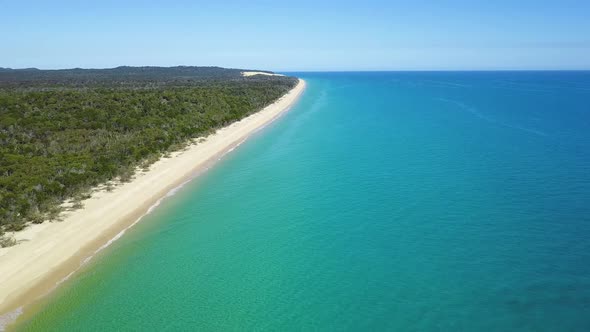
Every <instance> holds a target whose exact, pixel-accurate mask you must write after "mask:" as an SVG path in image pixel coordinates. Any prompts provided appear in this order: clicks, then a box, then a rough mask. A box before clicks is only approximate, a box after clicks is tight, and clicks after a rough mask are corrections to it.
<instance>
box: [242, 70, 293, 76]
mask: <svg viewBox="0 0 590 332" xmlns="http://www.w3.org/2000/svg"><path fill="white" fill-rule="evenodd" d="M254 75H266V76H285V75H282V74H271V73H265V72H262V71H243V72H242V76H245V77H248V76H254Z"/></svg>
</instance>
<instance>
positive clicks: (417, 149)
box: [19, 72, 590, 331]
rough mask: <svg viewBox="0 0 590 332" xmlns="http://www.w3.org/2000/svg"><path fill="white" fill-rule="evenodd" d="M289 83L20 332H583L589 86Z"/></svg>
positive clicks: (381, 80) (589, 325) (462, 80)
mask: <svg viewBox="0 0 590 332" xmlns="http://www.w3.org/2000/svg"><path fill="white" fill-rule="evenodd" d="M296 75H297V76H300V77H302V78H304V79H306V81H307V83H308V84H307V90H306V92H305V94H304V96H303V97H302V99H301V100H300V101H299V103H298V104H297V106H296V107H294V108H293V109H292V110H291V111H290V112H289V113H287V114H286V115H285V116H284V117H282V118H281V119H280V120H278V121H277V122H275V123H273V124H272V125H271V126H270V127H267V128H265V129H264V130H263V131H261V132H259V133H257V134H256V135H255V136H254V137H253V138H251V139H250V140H248V141H247V142H245V143H244V144H242V145H241V146H240V147H239V148H238V149H236V150H235V151H233V152H232V153H230V154H229V155H227V156H226V157H225V158H224V159H223V160H222V161H221V162H220V163H219V164H218V165H217V166H215V167H214V168H212V169H211V170H209V171H208V172H206V174H204V175H203V176H201V177H199V178H197V179H196V180H194V181H193V182H191V183H189V184H188V185H186V186H185V187H183V188H182V189H181V190H179V191H178V192H177V194H176V195H174V196H173V197H171V198H169V199H166V200H164V202H162V204H161V205H160V206H159V207H158V208H157V209H155V210H154V211H153V212H152V213H151V214H149V215H148V216H146V217H145V218H144V219H143V220H142V221H141V222H140V223H139V224H138V225H136V226H135V227H134V228H132V229H131V230H130V231H129V232H127V234H125V236H124V237H123V238H122V239H120V240H119V241H117V242H115V243H114V244H113V245H112V246H111V247H109V248H108V249H107V250H105V251H104V252H103V253H101V254H100V255H99V256H98V257H96V258H95V259H94V260H93V261H92V263H91V264H89V266H87V267H85V268H84V269H83V271H82V272H81V273H79V274H78V275H77V276H75V277H74V278H73V279H72V280H70V281H68V282H67V283H66V284H64V285H63V286H62V287H60V289H59V290H58V291H57V292H56V293H55V295H53V296H52V297H51V298H50V299H48V300H46V301H45V302H44V303H43V305H42V306H41V308H40V309H39V311H38V313H36V314H34V315H32V316H31V317H29V318H28V319H27V320H26V321H25V322H22V323H21V324H20V325H19V329H21V330H24V331H37V330H39V331H77V330H85V331H89V330H96V331H105V330H191V329H198V330H273V331H276V330H398V331H399V330H402V331H440V330H443V331H448V330H453V331H461V330H462V331H478V330H485V331H508V330H519V331H527V330H529V331H588V330H590V240H588V238H589V236H590V204H589V203H590V103H589V102H588V100H590V72H487V73H486V72H484V73H477V72H469V73H467V72H456V73H453V72H447V73H445V72H435V73H417V72H414V73H402V72H399V73H298V74H296Z"/></svg>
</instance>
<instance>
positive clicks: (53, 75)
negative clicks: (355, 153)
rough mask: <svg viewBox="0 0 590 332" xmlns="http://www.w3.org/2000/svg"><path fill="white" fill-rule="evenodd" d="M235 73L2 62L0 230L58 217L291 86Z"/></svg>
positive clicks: (289, 80)
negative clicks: (65, 205)
mask: <svg viewBox="0 0 590 332" xmlns="http://www.w3.org/2000/svg"><path fill="white" fill-rule="evenodd" d="M242 71H243V70H238V69H224V68H218V67H171V68H163V67H118V68H113V69H69V70H38V69H19V70H13V69H4V68H2V69H0V236H2V234H4V232H7V231H18V230H20V229H22V228H24V227H25V226H26V225H27V224H28V223H41V222H44V221H47V220H58V219H59V217H60V213H61V212H62V209H63V203H64V202H73V205H72V206H73V207H79V206H80V201H81V200H83V199H84V198H88V197H89V194H90V193H91V190H92V189H93V188H96V187H97V186H98V185H101V184H106V183H112V182H114V181H123V182H125V181H129V180H130V179H132V177H133V174H134V173H135V171H136V169H138V168H144V169H145V168H147V167H149V165H150V164H151V163H153V162H155V161H156V160H158V159H159V158H160V157H161V156H162V155H165V154H167V153H170V152H171V151H175V150H179V149H181V148H182V147H184V146H185V145H186V144H188V143H191V142H193V141H194V140H195V139H196V138H197V137H202V136H205V135H207V134H209V133H212V132H214V131H215V130H216V129H218V128H220V127H223V126H226V125H228V124H230V123H232V122H234V121H237V120H239V119H242V118H244V117H246V116H248V115H250V114H252V113H254V112H256V111H258V110H260V109H262V108H264V107H265V106H267V105H269V104H271V103H272V102H274V101H275V100H276V99H278V98H279V97H281V96H282V95H283V94H285V93H287V92H288V91H289V90H290V89H291V88H293V87H294V86H295V85H296V83H297V79H296V78H294V77H287V76H266V75H255V76H250V77H242V75H241V72H242ZM9 242H10V241H8V240H7V239H4V241H0V244H2V243H4V245H8V244H10V243H9Z"/></svg>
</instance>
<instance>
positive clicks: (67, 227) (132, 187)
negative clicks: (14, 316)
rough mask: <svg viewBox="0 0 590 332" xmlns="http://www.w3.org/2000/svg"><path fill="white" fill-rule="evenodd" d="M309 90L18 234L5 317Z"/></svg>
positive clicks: (6, 252)
mask: <svg viewBox="0 0 590 332" xmlns="http://www.w3.org/2000/svg"><path fill="white" fill-rule="evenodd" d="M245 76H248V75H246V74H245ZM304 88H305V82H304V81H303V80H300V81H299V83H298V84H297V86H296V87H295V88H293V89H292V90H291V91H290V92H289V93H287V94H286V95H284V96H282V97H281V98H280V99H279V100H277V101H276V102H275V103H273V104H272V105H269V106H267V107H266V108H264V109H263V110H261V111H259V112H257V113H255V114H253V115H250V116H249V117H247V118H244V119H242V120H240V121H238V122H235V123H233V124H231V125H229V126H227V127H225V128H222V129H220V130H218V131H217V132H216V133H215V134H212V135H210V136H208V137H206V138H205V139H201V140H199V142H198V143H195V144H192V145H190V146H188V148H187V149H185V150H183V151H180V152H175V153H172V154H171V156H170V157H169V158H163V159H161V160H159V161H157V162H156V163H154V164H153V165H152V166H151V167H150V169H149V170H148V171H145V172H138V173H137V174H136V176H135V178H134V179H133V180H132V181H131V182H128V183H124V184H121V185H119V186H117V187H115V188H114V190H112V191H110V192H107V191H105V190H101V191H96V192H95V193H94V194H93V195H92V197H91V198H89V199H87V200H85V201H83V204H84V207H83V208H82V209H79V210H75V211H72V212H68V213H67V214H65V216H64V219H63V221H61V222H45V223H43V224H39V225H30V226H28V227H27V228H26V229H25V230H23V231H21V232H17V233H16V234H14V237H15V238H16V240H17V241H18V244H17V245H15V246H13V247H9V248H2V249H0V271H1V272H0V317H1V316H2V315H6V314H7V313H10V312H14V311H15V310H17V311H20V310H21V309H19V308H22V307H23V306H26V305H28V304H31V303H33V302H35V301H36V300H38V299H39V298H40V297H42V296H44V295H46V294H47V293H49V292H50V291H51V290H52V289H54V288H55V287H56V285H57V284H59V282H60V281H61V280H64V279H65V278H67V277H68V276H70V275H71V274H72V273H73V272H75V271H76V270H77V269H79V267H80V266H81V265H83V264H84V261H85V260H87V259H88V258H89V257H92V255H93V254H94V253H96V252H97V251H99V250H101V248H104V247H105V246H106V245H108V244H109V243H110V241H112V240H113V239H117V238H119V237H120V236H121V235H122V234H123V232H124V231H125V230H126V229H128V228H129V227H130V226H132V225H133V224H135V223H136V222H137V221H139V219H140V218H141V217H142V216H143V215H145V214H146V213H147V212H149V210H150V208H151V207H153V206H154V205H157V204H158V203H159V201H160V200H161V199H162V198H164V197H166V195H167V194H168V193H169V192H170V191H171V190H173V189H174V188H177V187H178V186H180V185H182V184H183V183H185V182H187V181H189V180H190V179H191V178H193V177H195V176H197V175H198V174H199V173H201V172H202V171H204V170H206V169H207V168H208V167H210V166H211V165H212V164H213V163H214V162H215V161H217V160H218V159H219V158H220V157H221V156H223V154H225V153H227V152H228V151H230V150H231V149H233V148H234V147H235V146H237V145H238V144H240V143H241V142H243V141H244V140H245V139H246V138H247V137H248V136H249V135H251V134H252V133H254V132H256V131H257V130H258V129H260V128H262V127H263V126H265V125H266V124H268V123H270V122H271V121H272V120H274V119H275V118H277V117H278V116H279V115H280V114H281V113H283V112H284V111H286V110H288V109H289V108H290V107H291V105H293V103H294V102H295V101H296V100H297V98H298V97H299V96H300V95H301V93H302V92H303V90H304ZM5 318H6V317H5ZM0 323H1V322H0ZM1 329H2V327H1V324H0V330H1Z"/></svg>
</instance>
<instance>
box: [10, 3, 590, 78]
mask: <svg viewBox="0 0 590 332" xmlns="http://www.w3.org/2000/svg"><path fill="white" fill-rule="evenodd" d="M120 65H130V66H146V65H152V66H175V65H199V66H202V65H216V66H222V67H232V68H246V69H266V70H273V71H338V70H506V69H509V70H513V69H524V70H527V69H528V70H530V69H551V70H554V69H590V0H585V1H574V0H561V1H548V0H547V1H543V0H537V1H529V0H511V1H505V0H494V1H478V0H471V1H464V0H449V1H445V0H439V1H435V0H432V1H421V0H416V1H396V0H389V1H381V0H364V1H346V0H340V1H332V0H313V1H309V0H293V1H280V0H273V1H261V0H251V1H232V0H225V1H224V0H217V1H180V0H168V1H164V0H162V1H123V0H119V1H112V0H94V1H85V0H78V1H60V0H54V1H48V0H47V1H28V0H14V1H5V0H0V67H9V68H27V67H37V68H42V69H57V68H74V67H81V68H110V67H116V66H120Z"/></svg>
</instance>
